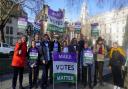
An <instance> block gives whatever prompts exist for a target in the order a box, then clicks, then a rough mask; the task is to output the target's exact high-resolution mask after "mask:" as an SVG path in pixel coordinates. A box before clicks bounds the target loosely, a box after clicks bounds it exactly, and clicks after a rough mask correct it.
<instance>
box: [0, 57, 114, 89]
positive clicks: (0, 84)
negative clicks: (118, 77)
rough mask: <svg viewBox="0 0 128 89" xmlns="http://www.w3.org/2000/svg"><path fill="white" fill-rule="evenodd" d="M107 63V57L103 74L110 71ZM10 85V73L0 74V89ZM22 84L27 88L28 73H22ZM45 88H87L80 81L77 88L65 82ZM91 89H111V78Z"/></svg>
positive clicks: (8, 88) (9, 87) (9, 88)
mask: <svg viewBox="0 0 128 89" xmlns="http://www.w3.org/2000/svg"><path fill="white" fill-rule="evenodd" d="M5 65H7V64H5ZM107 65H108V59H106V62H105V67H104V74H109V73H110V71H109V69H108V66H107ZM41 74H42V71H40V72H39V79H41ZM11 85H12V74H11V73H10V74H6V75H0V89H12V88H11ZM23 86H24V87H25V89H28V86H29V80H28V73H25V74H24V79H23ZM18 87H19V84H18V81H17V88H16V89H19V88H18ZM38 89H41V88H40V84H39V87H38ZM47 89H89V88H88V87H86V88H85V87H84V86H83V85H82V84H81V83H78V85H77V88H76V87H75V85H74V86H69V84H67V83H66V84H64V83H61V84H55V85H54V88H53V85H49V87H47ZM93 89H113V85H112V79H109V80H107V81H105V83H104V86H96V87H94V88H93Z"/></svg>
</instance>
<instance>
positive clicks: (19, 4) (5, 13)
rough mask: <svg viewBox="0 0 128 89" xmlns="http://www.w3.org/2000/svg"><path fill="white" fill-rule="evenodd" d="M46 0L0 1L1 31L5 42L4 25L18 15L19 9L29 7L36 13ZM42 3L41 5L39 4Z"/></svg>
mask: <svg viewBox="0 0 128 89" xmlns="http://www.w3.org/2000/svg"><path fill="white" fill-rule="evenodd" d="M37 1H40V2H43V1H44V0H1V1H0V32H1V40H2V42H5V37H4V27H5V26H6V23H7V22H8V20H9V18H10V17H15V16H18V11H20V10H18V9H25V8H27V9H29V10H31V11H32V12H34V13H38V11H39V10H40V9H41V8H42V7H41V6H43V5H41V4H42V3H40V2H37ZM37 4H40V5H37Z"/></svg>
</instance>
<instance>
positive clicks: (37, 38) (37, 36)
mask: <svg viewBox="0 0 128 89" xmlns="http://www.w3.org/2000/svg"><path fill="white" fill-rule="evenodd" d="M34 41H35V46H36V48H37V49H38V50H39V55H40V56H39V57H38V58H39V59H38V60H40V61H39V65H40V64H41V61H42V60H43V48H42V41H41V37H40V34H39V33H36V34H35V36H34ZM36 69H37V81H39V79H38V77H39V66H37V68H36ZM37 87H38V86H37Z"/></svg>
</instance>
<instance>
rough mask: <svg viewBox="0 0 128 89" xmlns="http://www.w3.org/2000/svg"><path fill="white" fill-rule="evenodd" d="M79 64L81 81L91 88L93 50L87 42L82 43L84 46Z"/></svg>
mask: <svg viewBox="0 0 128 89" xmlns="http://www.w3.org/2000/svg"><path fill="white" fill-rule="evenodd" d="M80 62H81V63H80V64H81V66H82V83H83V84H84V86H85V87H86V86H87V84H88V85H89V88H90V89H92V88H93V87H92V67H93V63H94V59H93V50H92V49H91V48H89V47H88V43H87V42H85V43H84V48H83V50H82V51H81V58H80Z"/></svg>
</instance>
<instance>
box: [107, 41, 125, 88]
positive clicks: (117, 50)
mask: <svg viewBox="0 0 128 89" xmlns="http://www.w3.org/2000/svg"><path fill="white" fill-rule="evenodd" d="M125 56H126V53H125V51H124V50H123V49H122V48H121V47H119V46H118V43H117V42H115V43H113V47H112V49H111V51H110V62H109V65H110V69H111V70H112V77H113V82H114V89H120V88H121V87H123V84H124V79H123V73H122V66H124V64H125Z"/></svg>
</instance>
